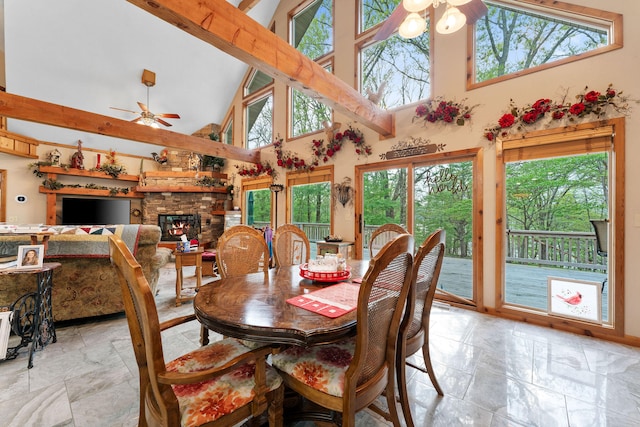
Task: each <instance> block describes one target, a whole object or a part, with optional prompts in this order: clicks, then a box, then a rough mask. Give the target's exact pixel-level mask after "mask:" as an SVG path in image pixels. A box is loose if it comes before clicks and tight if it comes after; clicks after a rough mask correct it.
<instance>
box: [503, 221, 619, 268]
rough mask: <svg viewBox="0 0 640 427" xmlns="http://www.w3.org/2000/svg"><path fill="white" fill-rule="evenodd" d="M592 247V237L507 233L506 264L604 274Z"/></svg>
mask: <svg viewBox="0 0 640 427" xmlns="http://www.w3.org/2000/svg"><path fill="white" fill-rule="evenodd" d="M596 245H597V243H596V236H595V234H594V233H579V232H563V231H532V230H508V231H507V248H506V250H507V262H512V263H521V264H537V265H550V266H556V267H564V268H575V269H584V270H599V271H606V270H607V262H606V260H605V259H603V257H601V256H600V255H598V252H597V251H596Z"/></svg>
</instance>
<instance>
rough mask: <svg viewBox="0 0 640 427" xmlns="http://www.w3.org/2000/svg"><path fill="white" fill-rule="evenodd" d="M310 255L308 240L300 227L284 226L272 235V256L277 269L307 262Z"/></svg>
mask: <svg viewBox="0 0 640 427" xmlns="http://www.w3.org/2000/svg"><path fill="white" fill-rule="evenodd" d="M310 253H311V249H310V245H309V239H308V238H307V235H306V234H305V233H304V231H302V230H301V229H300V227H298V226H296V225H293V224H284V225H281V226H279V227H278V229H277V230H276V232H275V234H274V235H273V256H274V258H275V260H276V266H277V267H285V266H291V265H298V264H304V263H305V262H309V255H310Z"/></svg>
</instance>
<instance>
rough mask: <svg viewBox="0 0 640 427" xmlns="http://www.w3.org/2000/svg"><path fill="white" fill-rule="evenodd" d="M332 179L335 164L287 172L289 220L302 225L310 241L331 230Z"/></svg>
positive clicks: (320, 238)
mask: <svg viewBox="0 0 640 427" xmlns="http://www.w3.org/2000/svg"><path fill="white" fill-rule="evenodd" d="M332 182H333V166H322V167H319V168H316V169H314V170H313V171H310V172H308V173H307V172H291V173H288V174H287V185H286V187H287V190H288V191H287V222H289V223H292V224H295V225H297V226H298V227H300V228H301V229H302V230H303V231H304V232H305V234H306V235H307V238H308V239H309V241H310V242H316V241H318V240H323V239H324V238H325V237H326V236H328V235H330V234H332V231H333V227H332V222H331V220H332V212H333V207H334V202H333V199H332V197H331V183H332ZM314 250H315V245H312V252H313V251H314Z"/></svg>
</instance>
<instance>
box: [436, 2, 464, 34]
mask: <svg viewBox="0 0 640 427" xmlns="http://www.w3.org/2000/svg"><path fill="white" fill-rule="evenodd" d="M466 23H467V17H466V16H465V15H464V13H462V12H460V9H458V8H457V7H453V6H451V5H447V10H445V11H444V15H442V18H440V20H439V21H438V23H437V24H436V31H437V32H439V33H440V34H451V33H455V32H456V31H458V30H459V29H460V28H462V27H464V24H466Z"/></svg>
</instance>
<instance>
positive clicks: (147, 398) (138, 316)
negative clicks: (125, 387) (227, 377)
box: [109, 236, 282, 427]
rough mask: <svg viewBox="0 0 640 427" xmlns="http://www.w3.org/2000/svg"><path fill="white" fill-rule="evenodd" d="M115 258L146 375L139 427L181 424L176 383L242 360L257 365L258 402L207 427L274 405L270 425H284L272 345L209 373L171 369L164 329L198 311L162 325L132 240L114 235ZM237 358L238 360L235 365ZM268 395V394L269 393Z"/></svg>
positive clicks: (137, 353) (214, 374)
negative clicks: (270, 371)
mask: <svg viewBox="0 0 640 427" xmlns="http://www.w3.org/2000/svg"><path fill="white" fill-rule="evenodd" d="M109 251H110V255H111V262H112V263H113V265H114V266H115V267H116V272H117V275H118V280H119V281H120V287H121V289H122V298H123V301H124V308H125V312H126V315H127V323H128V325H129V332H130V334H131V341H132V344H133V350H134V353H135V358H136V363H137V365H138V372H139V377H140V413H139V414H140V415H139V421H138V426H139V427H143V426H147V425H154V426H167V427H169V426H180V425H181V412H180V406H179V403H178V398H177V397H176V395H175V393H174V391H173V388H172V385H171V384H194V385H195V384H197V385H201V384H203V382H204V381H208V380H211V379H213V378H216V377H217V376H220V375H223V374H226V373H228V372H230V371H232V370H233V369H237V368H238V367H239V366H241V365H242V364H246V363H247V362H254V363H255V364H256V371H255V372H256V373H255V381H256V385H255V388H254V390H255V391H256V393H255V394H256V395H255V397H254V398H253V401H252V402H250V403H249V404H247V405H244V406H241V407H240V408H239V409H236V410H235V411H233V412H230V413H228V414H226V415H223V416H221V417H220V418H217V419H216V420H215V421H212V422H209V423H207V424H206V425H207V426H228V425H234V424H236V423H238V422H240V421H242V420H244V419H246V418H248V417H251V416H254V417H255V416H257V415H259V414H261V413H262V412H264V411H265V410H266V409H267V401H268V400H271V401H272V402H273V403H272V407H269V412H270V414H269V425H270V426H281V425H282V412H281V410H282V407H281V404H282V387H280V388H279V389H277V390H276V391H274V392H269V391H268V390H267V389H266V386H265V358H266V356H267V355H268V354H269V353H270V351H271V350H270V348H269V347H263V348H261V349H257V350H253V351H247V353H246V354H244V355H240V356H238V357H236V358H235V359H234V360H235V362H233V361H230V362H228V363H226V364H225V365H223V366H220V367H217V368H209V369H207V370H204V371H193V372H182V371H171V372H170V371H168V370H167V367H166V362H165V358H164V352H163V348H162V337H161V334H160V333H161V331H162V330H165V329H168V328H171V327H173V326H177V325H180V324H182V323H186V322H188V321H194V320H196V318H195V315H194V314H191V315H187V316H183V317H179V318H176V319H171V320H168V321H165V322H163V323H162V324H161V323H160V321H159V318H158V311H157V308H156V304H155V300H154V296H153V293H152V292H151V288H150V287H149V283H148V282H147V279H146V278H145V277H144V275H143V273H142V268H141V267H140V264H138V262H137V261H136V259H135V258H134V257H133V255H132V254H131V252H130V251H129V249H128V248H127V246H126V244H125V243H124V242H123V241H122V240H121V239H120V238H119V237H117V236H110V237H109ZM232 362H233V363H232ZM267 395H268V397H267Z"/></svg>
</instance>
